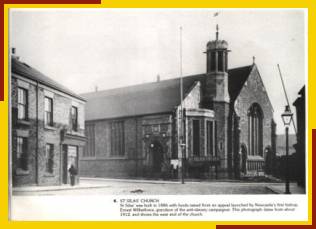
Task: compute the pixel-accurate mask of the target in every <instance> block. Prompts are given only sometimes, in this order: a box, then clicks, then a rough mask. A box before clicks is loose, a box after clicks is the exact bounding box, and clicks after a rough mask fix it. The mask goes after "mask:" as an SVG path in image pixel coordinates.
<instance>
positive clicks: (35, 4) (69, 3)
mask: <svg viewBox="0 0 316 229" xmlns="http://www.w3.org/2000/svg"><path fill="white" fill-rule="evenodd" d="M29 3H30V4H29ZM61 3H63V4H61ZM169 7H170V8H307V9H308V38H307V41H308V53H309V54H308V76H311V75H313V73H314V72H315V65H314V66H313V65H312V64H311V63H312V62H311V60H314V58H315V57H314V56H315V55H316V54H315V52H316V50H315V45H314V44H313V43H312V42H311V41H312V40H315V38H316V37H315V34H316V31H315V29H313V27H314V28H315V27H316V23H315V22H316V16H315V11H316V4H315V3H313V1H312V0H303V1H282V2H281V3H276V2H275V1H271V0H269V1H260V2H256V3H255V2H253V1H249V0H239V1H232V0H229V1H225V3H221V2H219V1H218V2H216V1H214V2H209V1H194V2H183V1H179V0H177V1H175V2H173V3H170V2H169V3H168V1H166V0H163V1H159V3H158V1H156V2H151V3H150V2H146V1H133V2H128V1H127V0H119V1H115V0H111V1H104V2H103V3H102V4H98V1H95V0H86V1H83V0H66V1H62V0H55V1H54V0H48V1H44V0H42V1H41V0H33V1H32V0H31V1H27V0H11V1H7V4H3V7H2V10H3V15H4V17H3V18H2V20H3V21H2V23H1V25H2V26H3V28H2V30H1V31H2V32H3V36H2V39H3V44H4V45H3V47H2V50H1V51H2V52H3V56H2V58H3V61H1V63H2V64H3V66H2V67H3V70H4V74H3V75H2V79H1V78H0V82H1V83H0V101H1V100H3V101H1V102H0V113H1V120H0V121H1V126H2V132H1V138H0V145H1V151H2V158H1V159H2V160H1V163H2V166H1V168H2V173H1V182H2V184H1V187H3V188H2V189H1V197H0V198H1V199H0V202H1V203H3V204H2V205H3V206H2V207H1V208H0V217H1V218H0V219H1V221H0V223H1V225H2V226H5V227H6V228H7V227H19V226H22V225H21V223H22V222H10V221H9V212H10V211H9V206H10V202H9V195H8V182H9V176H8V171H9V167H8V163H7V162H8V161H9V153H8V152H9V148H8V142H9V136H8V128H9V121H8V120H9V118H10V117H9V112H8V107H9V102H8V92H9V89H8V85H9V83H8V82H9V79H8V75H9V68H8V66H9V59H8V56H9V55H8V53H9V49H8V44H9V33H8V28H9V25H8V23H9V22H8V16H9V9H10V8H169ZM314 83H315V82H314V80H313V77H308V82H307V88H308V90H307V94H308V100H307V103H308V108H309V109H308V114H307V116H308V123H307V124H308V129H307V130H308V131H307V132H308V137H307V139H314V138H315V140H316V130H312V128H313V127H314V128H315V121H314V120H313V118H312V117H313V116H314V114H315V109H316V108H313V106H312V105H311V101H312V99H313V98H314V96H315V94H316V92H314V93H313V91H315V90H313V88H314V87H313V84H314ZM307 142H308V158H309V159H310V160H308V190H307V193H308V221H306V222H305V221H297V222H284V221H264V222H263V221H262V222H261V221H255V222H254V221H252V222H246V221H227V222H226V221H224V222H223V221H216V222H215V221H212V222H199V221H195V222H71V223H72V226H75V225H76V226H79V227H81V226H82V227H85V226H86V225H85V224H86V223H88V224H90V223H91V224H93V226H95V227H97V228H98V227H102V228H104V226H108V227H112V226H122V227H126V226H129V227H132V228H134V227H135V228H145V227H146V228H147V227H148V226H151V227H152V226H154V227H155V226H157V227H161V226H164V227H175V226H176V227H178V226H179V227H180V226H181V227H184V228H186V227H188V228H189V227H190V228H191V227H192V226H198V227H210V226H213V227H214V226H216V225H218V228H245V226H241V225H249V226H250V225H251V228H254V226H253V225H267V226H264V227H263V226H260V228H280V227H281V226H271V225H311V226H312V205H313V204H312V188H313V187H312V183H314V182H312V179H313V176H312V160H314V158H312V151H315V153H316V149H315V147H314V148H313V150H312V141H307ZM313 153H314V152H313ZM5 187H7V188H5ZM314 201H315V200H314ZM314 214H315V213H314ZM42 223H43V224H42ZM42 223H41V224H40V226H41V227H42V226H44V225H45V227H46V226H48V227H55V226H56V225H55V223H53V224H51V222H42ZM56 223H57V222H56ZM58 223H59V222H58ZM69 223H70V222H63V223H60V224H61V226H62V227H68V226H69ZM49 224H51V225H49ZM114 224H115V225H114ZM117 224H119V225H117ZM126 224H129V225H126ZM36 225H38V224H37V223H36V222H27V227H32V228H34V227H36ZM235 225H239V226H235ZM268 225H269V226H268ZM306 227H307V226H306ZM308 227H309V226H308ZM255 228H256V227H255ZM291 228H301V226H297V227H295V226H293V227H291Z"/></svg>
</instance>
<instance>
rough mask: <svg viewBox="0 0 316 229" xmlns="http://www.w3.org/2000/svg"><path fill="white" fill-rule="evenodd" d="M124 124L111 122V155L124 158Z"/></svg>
mask: <svg viewBox="0 0 316 229" xmlns="http://www.w3.org/2000/svg"><path fill="white" fill-rule="evenodd" d="M124 140H125V139H124V122H122V121H120V122H113V123H112V124H111V155H112V156H124V154H125V141H124Z"/></svg>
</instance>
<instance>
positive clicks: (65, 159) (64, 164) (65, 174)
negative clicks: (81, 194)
mask: <svg viewBox="0 0 316 229" xmlns="http://www.w3.org/2000/svg"><path fill="white" fill-rule="evenodd" d="M67 154H68V153H67V145H63V156H62V157H63V161H62V171H63V184H67V180H68V168H67V164H68V155H67Z"/></svg>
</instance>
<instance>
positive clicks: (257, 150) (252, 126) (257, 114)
mask: <svg viewBox="0 0 316 229" xmlns="http://www.w3.org/2000/svg"><path fill="white" fill-rule="evenodd" d="M262 119H263V113H262V110H261V107H260V106H259V104H257V103H254V104H252V105H251V107H250V108H249V110H248V140H249V147H248V148H249V151H248V154H249V155H259V156H262V155H263V154H262V150H263V149H262Z"/></svg>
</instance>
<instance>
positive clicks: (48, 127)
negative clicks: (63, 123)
mask: <svg viewBox="0 0 316 229" xmlns="http://www.w3.org/2000/svg"><path fill="white" fill-rule="evenodd" d="M44 129H46V130H57V128H56V127H54V126H49V125H45V126H44Z"/></svg>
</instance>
